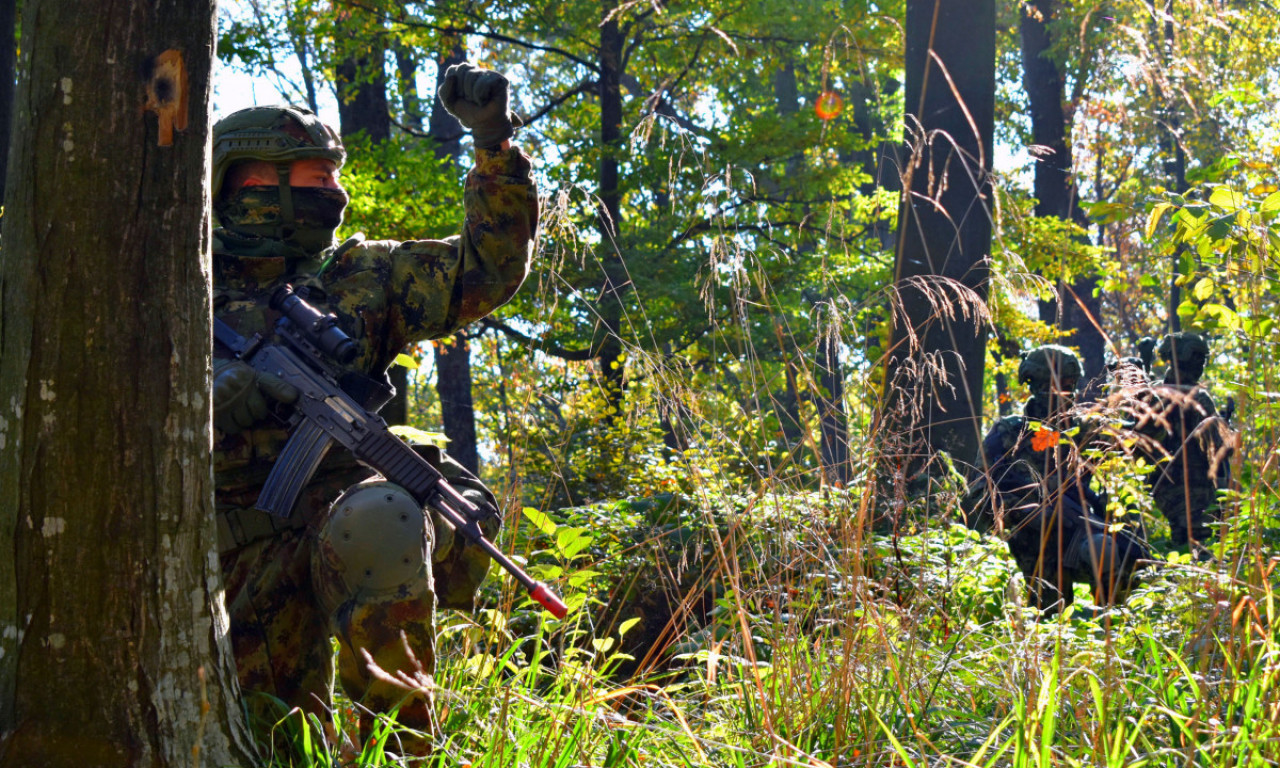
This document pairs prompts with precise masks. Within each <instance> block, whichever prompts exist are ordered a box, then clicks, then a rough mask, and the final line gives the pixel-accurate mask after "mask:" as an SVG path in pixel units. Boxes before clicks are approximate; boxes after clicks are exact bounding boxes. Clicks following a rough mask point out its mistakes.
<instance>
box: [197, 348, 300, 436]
mask: <svg viewBox="0 0 1280 768" xmlns="http://www.w3.org/2000/svg"><path fill="white" fill-rule="evenodd" d="M268 397H269V398H271V399H272V400H275V401H277V402H281V403H286V404H288V403H292V402H294V401H295V400H297V399H298V390H297V388H295V387H294V386H293V385H292V384H289V383H287V382H285V381H283V380H282V379H280V378H278V377H276V376H273V375H271V374H269V373H259V372H258V371H255V370H254V369H253V367H252V366H250V365H249V364H248V363H246V362H243V361H241V360H224V359H215V360H214V361H213V425H214V426H215V427H217V428H218V429H220V430H222V431H223V433H224V434H228V435H238V434H240V433H241V432H242V431H244V430H246V429H248V428H249V427H251V426H253V425H254V424H255V423H257V422H258V421H260V420H262V419H263V418H266V415H267V398H268Z"/></svg>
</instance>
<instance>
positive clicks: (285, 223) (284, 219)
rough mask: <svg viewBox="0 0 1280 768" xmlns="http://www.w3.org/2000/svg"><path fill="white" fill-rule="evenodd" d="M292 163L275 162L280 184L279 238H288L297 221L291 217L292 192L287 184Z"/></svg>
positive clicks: (295, 227)
mask: <svg viewBox="0 0 1280 768" xmlns="http://www.w3.org/2000/svg"><path fill="white" fill-rule="evenodd" d="M292 166H293V163H292V162H285V163H276V176H277V177H278V178H279V184H280V239H281V240H288V239H289V238H290V237H291V236H292V235H293V232H294V230H295V229H297V224H298V223H297V221H295V220H294V218H293V192H292V189H293V188H292V187H290V186H289V175H290V172H291V170H292Z"/></svg>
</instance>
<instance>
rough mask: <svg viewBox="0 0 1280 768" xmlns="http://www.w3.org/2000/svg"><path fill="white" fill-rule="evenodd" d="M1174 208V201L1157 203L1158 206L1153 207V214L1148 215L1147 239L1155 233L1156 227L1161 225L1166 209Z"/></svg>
mask: <svg viewBox="0 0 1280 768" xmlns="http://www.w3.org/2000/svg"><path fill="white" fill-rule="evenodd" d="M1171 208H1173V204H1172V203H1156V207H1155V208H1152V209H1151V215H1150V216H1148V217H1147V239H1148V240H1150V239H1151V236H1152V235H1154V234H1155V231H1156V227H1158V226H1160V219H1161V218H1162V217H1163V216H1164V213H1165V211H1168V210H1169V209H1171Z"/></svg>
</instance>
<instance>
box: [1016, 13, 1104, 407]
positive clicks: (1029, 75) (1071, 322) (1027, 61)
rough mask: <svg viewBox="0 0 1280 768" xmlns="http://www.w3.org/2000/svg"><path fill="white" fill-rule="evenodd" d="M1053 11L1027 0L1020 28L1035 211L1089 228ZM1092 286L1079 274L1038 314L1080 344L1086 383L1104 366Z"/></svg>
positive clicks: (1094, 284) (1061, 286) (1090, 278)
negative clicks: (1055, 52)
mask: <svg viewBox="0 0 1280 768" xmlns="http://www.w3.org/2000/svg"><path fill="white" fill-rule="evenodd" d="M1056 10H1057V2H1056V0H1034V1H1033V2H1029V3H1028V4H1027V9H1026V11H1025V12H1024V13H1023V14H1022V21H1021V27H1020V35H1021V39H1022V85H1023V88H1024V89H1025V90H1026V92H1027V102H1028V104H1029V106H1030V112H1031V142H1032V143H1033V144H1035V145H1037V146H1040V147H1043V148H1044V150H1043V152H1044V153H1043V154H1042V155H1041V156H1040V157H1039V158H1038V159H1037V161H1036V164H1035V178H1034V182H1033V183H1034V190H1033V194H1034V196H1035V198H1036V211H1035V213H1036V215H1037V216H1054V217H1057V218H1059V219H1063V220H1066V221H1073V222H1075V223H1076V224H1078V225H1080V226H1081V227H1088V226H1089V219H1088V217H1087V216H1085V215H1084V211H1082V210H1081V209H1080V194H1079V190H1078V188H1077V187H1076V183H1075V174H1074V167H1075V162H1074V160H1073V158H1072V152H1071V145H1070V143H1069V142H1068V135H1069V131H1070V126H1069V125H1068V124H1067V117H1066V113H1065V111H1064V110H1063V102H1064V100H1065V98H1066V97H1065V93H1064V91H1065V87H1064V84H1063V80H1062V74H1061V73H1060V72H1059V71H1058V66H1057V65H1056V64H1055V63H1054V62H1053V60H1052V59H1050V58H1049V47H1050V44H1051V40H1050V34H1049V26H1048V22H1049V20H1050V19H1052V18H1053V16H1054V13H1055V12H1056ZM1097 290H1098V279H1097V278H1096V277H1093V276H1088V277H1081V278H1078V279H1076V280H1074V281H1073V282H1072V283H1071V284H1070V285H1067V284H1059V286H1058V301H1057V302H1053V303H1052V304H1053V305H1051V306H1042V307H1041V319H1043V320H1045V321H1046V322H1059V323H1061V328H1062V331H1063V335H1064V337H1065V338H1064V341H1066V342H1067V343H1069V344H1072V345H1074V346H1076V347H1079V349H1080V356H1081V358H1082V360H1083V363H1084V374H1085V381H1086V382H1091V381H1095V380H1098V381H1100V380H1101V376H1102V375H1103V373H1104V372H1105V368H1106V338H1105V336H1104V335H1103V333H1102V328H1101V327H1100V323H1099V318H1100V314H1099V313H1100V312H1101V311H1102V299H1101V297H1099V296H1097V295H1096V294H1097ZM1046 315H1047V317H1046Z"/></svg>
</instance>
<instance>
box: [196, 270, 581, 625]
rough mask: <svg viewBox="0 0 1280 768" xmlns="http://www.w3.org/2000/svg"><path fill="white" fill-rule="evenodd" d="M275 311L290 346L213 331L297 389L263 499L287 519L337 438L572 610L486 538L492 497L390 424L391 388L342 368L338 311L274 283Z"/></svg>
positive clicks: (348, 356)
mask: <svg viewBox="0 0 1280 768" xmlns="http://www.w3.org/2000/svg"><path fill="white" fill-rule="evenodd" d="M271 308H272V309H275V310H277V311H279V312H280V313H281V317H280V320H279V321H278V322H277V323H276V336H278V337H279V338H280V339H281V340H282V341H283V342H284V343H283V344H271V343H266V342H265V341H264V339H263V338H262V334H254V336H253V337H252V338H249V339H246V338H245V337H243V336H241V335H240V334H238V333H236V331H235V330H234V329H233V328H231V326H229V325H227V324H226V323H225V322H223V321H222V320H221V319H219V318H214V336H215V338H216V339H217V340H218V342H219V343H221V344H222V345H224V346H225V347H226V348H227V349H229V350H230V351H231V352H233V353H234V354H235V356H236V358H237V359H239V360H243V361H244V362H246V363H248V364H249V365H251V366H253V368H254V369H255V370H257V371H259V372H261V373H267V374H271V375H273V376H276V377H278V378H280V379H282V380H283V381H285V382H286V383H288V384H291V385H292V386H293V387H294V388H296V389H297V390H298V400H297V402H296V403H294V406H293V411H292V412H291V413H290V414H289V416H288V420H289V423H290V425H291V426H292V432H291V434H290V435H289V440H288V442H286V443H285V446H284V449H283V450H282V451H281V452H280V456H279V457H278V458H277V459H276V462H275V464H274V465H273V466H272V467H271V473H270V474H269V475H268V476H267V481H266V483H265V484H264V485H263V486H262V493H261V494H260V495H259V496H258V502H257V504H256V505H255V506H256V507H257V508H258V509H260V510H262V511H264V512H268V513H270V514H272V515H276V516H278V517H288V516H289V513H290V511H291V510H292V509H293V505H294V503H295V502H296V501H297V499H298V495H299V494H300V493H302V489H303V487H305V486H306V484H307V483H308V482H309V481H310V480H311V477H312V475H314V474H315V471H316V469H317V468H318V467H319V466H320V462H321V461H322V460H323V459H324V457H325V454H327V453H328V452H329V448H330V447H332V446H333V444H334V443H335V442H336V443H338V444H339V445H341V446H342V447H344V448H346V449H347V450H349V451H351V454H352V455H353V456H355V457H356V459H358V460H359V461H360V462H361V463H363V464H366V465H368V466H369V467H372V468H373V469H375V470H377V472H379V473H380V474H381V475H382V476H383V477H385V478H386V479H387V480H389V481H390V482H393V483H395V484H396V485H399V486H401V487H403V488H404V489H405V490H407V491H408V492H409V494H410V495H412V496H413V498H414V500H415V501H417V502H418V503H419V504H420V505H422V506H424V507H425V506H430V507H432V508H433V509H435V510H437V511H439V513H440V515H441V516H442V517H443V518H444V519H445V520H446V521H447V522H448V523H449V524H450V525H452V526H453V528H454V530H455V531H457V532H458V533H460V534H461V535H463V536H465V537H466V538H467V540H468V541H470V542H471V543H472V544H475V545H476V546H478V547H480V548H481V549H483V550H484V551H485V553H486V554H488V555H489V557H491V558H493V559H494V560H495V561H497V563H498V565H501V566H502V567H503V568H505V569H507V572H508V573H510V574H511V575H512V576H514V577H515V579H516V581H519V582H520V583H521V584H522V585H523V586H524V587H525V589H527V590H529V596H530V597H532V598H533V599H534V600H535V601H537V602H538V604H540V605H541V606H542V607H543V608H546V609H547V610H548V611H550V612H551V613H552V615H554V616H556V617H557V618H561V619H562V618H564V617H565V614H567V613H568V607H567V606H566V605H565V604H564V602H563V601H562V600H560V598H559V597H557V596H556V594H555V593H554V592H552V591H551V590H550V589H549V588H548V587H547V586H546V585H545V584H542V583H541V582H538V581H535V580H534V579H533V577H531V576H530V575H529V574H527V573H525V572H524V570H523V569H521V568H520V566H519V565H516V564H515V563H514V562H512V561H511V559H510V558H509V557H507V556H506V555H504V554H503V553H502V552H501V550H499V549H498V548H497V547H496V546H494V544H493V542H491V541H489V540H488V539H487V538H485V535H484V532H483V531H482V530H481V529H480V521H481V520H485V519H488V518H490V517H492V516H494V515H497V514H498V511H497V510H496V509H494V508H493V507H492V505H490V504H488V503H485V504H484V508H481V507H478V506H476V505H475V504H473V503H472V502H471V501H469V500H468V499H467V498H466V497H464V496H463V495H462V494H461V493H458V491H457V490H456V489H455V488H454V487H453V486H451V485H449V483H448V482H447V481H446V480H445V478H444V476H443V475H441V474H440V471H439V470H438V469H436V468H435V467H433V466H431V464H430V463H429V462H428V461H427V460H426V459H424V458H422V457H421V456H419V455H418V453H417V452H416V451H414V450H413V448H411V447H409V445H408V444H407V443H405V442H404V441H403V440H401V439H400V438H398V437H396V436H395V435H394V434H393V433H392V432H391V431H390V430H389V429H388V428H387V423H386V422H385V421H383V419H382V417H381V416H379V415H378V414H377V409H378V408H380V407H381V406H382V405H383V404H384V403H385V402H386V401H387V399H388V397H389V388H387V387H386V386H385V385H382V384H380V383H379V382H376V381H373V380H372V379H369V377H367V376H364V375H363V374H359V373H353V372H351V371H347V370H345V369H344V368H343V367H342V366H345V365H346V364H348V363H350V362H351V361H352V360H353V359H355V356H356V353H357V349H356V344H355V342H354V341H352V340H351V337H349V336H347V334H346V333H344V332H343V330H342V329H341V328H339V327H338V324H337V318H336V317H335V316H333V315H323V314H321V313H320V312H319V311H318V310H317V309H316V308H315V307H313V306H311V305H310V304H308V303H307V302H306V301H305V300H304V299H303V297H302V296H299V295H298V294H297V293H295V292H294V290H293V286H290V285H282V286H281V287H280V288H278V289H276V292H275V293H274V294H272V296H271ZM335 361H336V363H337V365H335V364H334V362H335ZM390 391H391V392H393V390H390Z"/></svg>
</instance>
